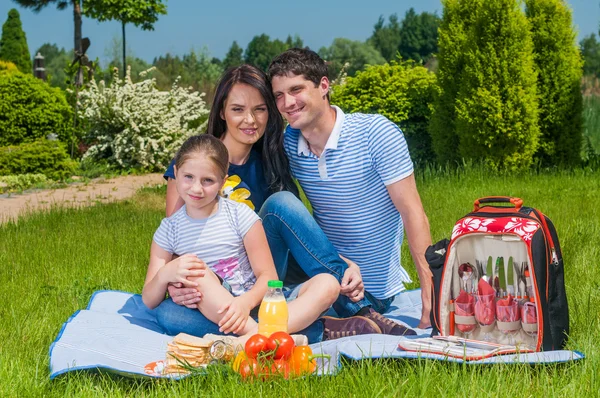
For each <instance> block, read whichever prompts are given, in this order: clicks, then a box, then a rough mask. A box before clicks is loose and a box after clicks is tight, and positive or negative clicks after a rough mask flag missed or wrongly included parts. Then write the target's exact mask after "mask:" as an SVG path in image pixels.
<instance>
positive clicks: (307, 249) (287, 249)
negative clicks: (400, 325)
mask: <svg viewBox="0 0 600 398" xmlns="http://www.w3.org/2000/svg"><path fill="white" fill-rule="evenodd" d="M258 215H259V216H260V218H262V220H263V226H264V228H265V233H266V234H267V240H268V241H269V248H270V249H271V254H272V255H273V260H274V261H275V267H276V268H277V275H279V278H280V279H282V280H283V281H284V283H285V284H286V285H288V284H289V285H293V284H295V283H300V282H301V280H298V277H297V275H298V274H302V273H304V274H306V275H307V276H308V277H310V278H312V277H313V276H315V275H318V274H321V273H328V274H331V275H333V276H334V277H335V278H336V279H337V280H338V282H340V283H341V282H342V278H343V277H344V272H345V271H346V269H348V265H347V264H346V262H345V261H344V260H342V259H341V258H340V255H339V253H338V252H337V250H336V249H335V247H333V244H332V243H331V242H330V241H329V239H327V236H325V233H324V232H323V230H322V229H321V227H319V225H318V224H317V222H316V221H315V219H314V218H313V217H312V215H311V214H310V212H309V211H308V210H307V209H306V207H305V206H304V204H303V203H302V202H301V201H300V200H298V198H296V197H295V196H294V195H293V194H292V193H290V192H285V191H284V192H277V193H275V194H273V195H271V196H270V197H269V198H268V199H267V200H266V201H265V203H264V204H263V207H262V208H261V209H260V212H259V213H258ZM290 253H291V254H292V256H293V258H290V257H289V254H290ZM288 258H290V260H292V261H289V262H288ZM293 260H295V261H293ZM298 268H300V269H301V270H302V271H303V272H299V269H298ZM288 274H292V275H288ZM286 276H289V278H286ZM392 301H393V297H391V298H388V299H385V300H383V301H381V300H378V299H376V298H375V297H373V296H372V295H371V294H369V293H368V292H365V298H364V299H362V300H360V301H359V302H356V303H354V302H352V301H351V300H350V299H349V298H348V297H346V296H342V295H341V296H340V297H339V298H338V299H337V300H336V301H335V303H333V309H334V310H335V312H336V313H337V314H338V315H339V316H340V317H342V318H346V317H349V316H353V315H355V314H356V313H357V312H358V311H360V309H361V308H364V307H373V309H374V310H376V311H377V312H385V310H387V309H388V308H389V306H390V304H391V302H392Z"/></svg>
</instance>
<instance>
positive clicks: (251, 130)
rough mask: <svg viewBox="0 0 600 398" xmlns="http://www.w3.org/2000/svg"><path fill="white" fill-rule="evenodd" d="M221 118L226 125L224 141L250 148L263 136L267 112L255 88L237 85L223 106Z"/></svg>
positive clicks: (267, 116) (265, 105)
mask: <svg viewBox="0 0 600 398" xmlns="http://www.w3.org/2000/svg"><path fill="white" fill-rule="evenodd" d="M221 118H222V119H223V120H225V123H226V124H227V131H225V140H233V141H235V142H238V143H240V144H245V145H250V146H251V145H253V144H254V143H255V142H256V141H258V140H259V139H260V137H262V136H263V135H264V134H265V127H266V126H267V121H268V120H269V111H268V110H267V103H266V101H265V99H264V98H263V97H262V95H260V92H259V91H258V90H257V89H256V88H254V87H252V86H249V85H247V84H242V83H237V84H235V85H234V86H233V87H232V88H231V91H230V92H229V95H228V96H227V99H226V100H225V103H224V104H223V109H222V110H221Z"/></svg>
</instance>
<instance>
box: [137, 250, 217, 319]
mask: <svg viewBox="0 0 600 398" xmlns="http://www.w3.org/2000/svg"><path fill="white" fill-rule="evenodd" d="M172 257H173V255H172V254H171V253H169V252H167V251H166V250H164V249H163V248H161V247H160V246H159V245H158V244H157V243H156V242H154V241H152V246H151V248H150V263H149V264H148V272H147V273H146V281H145V282H144V288H143V289H142V301H143V302H144V304H146V307H148V308H150V309H153V308H156V307H157V306H158V305H159V304H160V303H161V302H162V301H163V300H164V299H165V292H166V291H167V285H168V284H169V283H177V282H179V283H182V284H183V285H184V286H187V287H193V286H197V284H196V283H195V282H190V281H188V279H187V278H188V277H190V276H192V277H194V276H203V275H204V270H203V268H205V267H206V266H205V265H204V262H203V261H201V260H199V259H198V257H197V256H196V255H194V254H185V255H183V256H181V257H178V258H176V259H175V260H172V261H171V258H172Z"/></svg>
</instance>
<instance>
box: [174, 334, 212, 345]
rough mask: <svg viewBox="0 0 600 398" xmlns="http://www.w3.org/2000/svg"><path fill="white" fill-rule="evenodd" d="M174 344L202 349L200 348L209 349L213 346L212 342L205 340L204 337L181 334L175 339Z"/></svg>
mask: <svg viewBox="0 0 600 398" xmlns="http://www.w3.org/2000/svg"><path fill="white" fill-rule="evenodd" d="M173 342H174V343H175V344H177V345H184V346H189V347H200V348H208V347H210V345H211V343H212V342H211V341H210V340H208V339H203V338H202V337H196V336H192V335H191V334H187V333H179V334H178V335H177V336H175V337H174V338H173Z"/></svg>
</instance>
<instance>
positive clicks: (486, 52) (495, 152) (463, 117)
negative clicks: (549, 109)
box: [456, 0, 539, 170]
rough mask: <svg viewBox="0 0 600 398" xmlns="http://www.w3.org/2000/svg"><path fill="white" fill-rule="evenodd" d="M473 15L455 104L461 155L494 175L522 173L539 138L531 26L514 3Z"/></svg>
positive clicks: (489, 5) (498, 0)
mask: <svg viewBox="0 0 600 398" xmlns="http://www.w3.org/2000/svg"><path fill="white" fill-rule="evenodd" d="M475 12H476V20H475V23H474V24H473V25H472V26H471V28H470V29H469V32H468V35H467V40H466V43H465V48H464V50H465V53H464V57H465V61H466V62H465V67H464V71H463V73H462V79H461V86H460V88H459V91H458V94H457V98H456V111H457V118H456V134H457V135H458V138H459V152H460V155H461V156H462V157H463V158H465V159H473V160H483V161H484V162H485V163H486V164H487V165H488V166H489V167H491V168H492V169H506V170H520V169H524V168H527V167H529V166H530V165H531V164H532V162H533V155H534V154H535V152H536V150H537V147H538V136H539V127H538V108H537V106H538V103H537V96H536V83H537V76H536V73H535V69H534V68H535V65H534V60H533V43H532V39H531V34H530V32H529V24H528V22H527V19H526V18H525V15H524V14H523V12H522V11H521V9H520V7H519V4H518V1H517V0H494V1H485V2H482V4H481V5H480V6H479V7H478V8H477V10H476V11H475Z"/></svg>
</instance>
